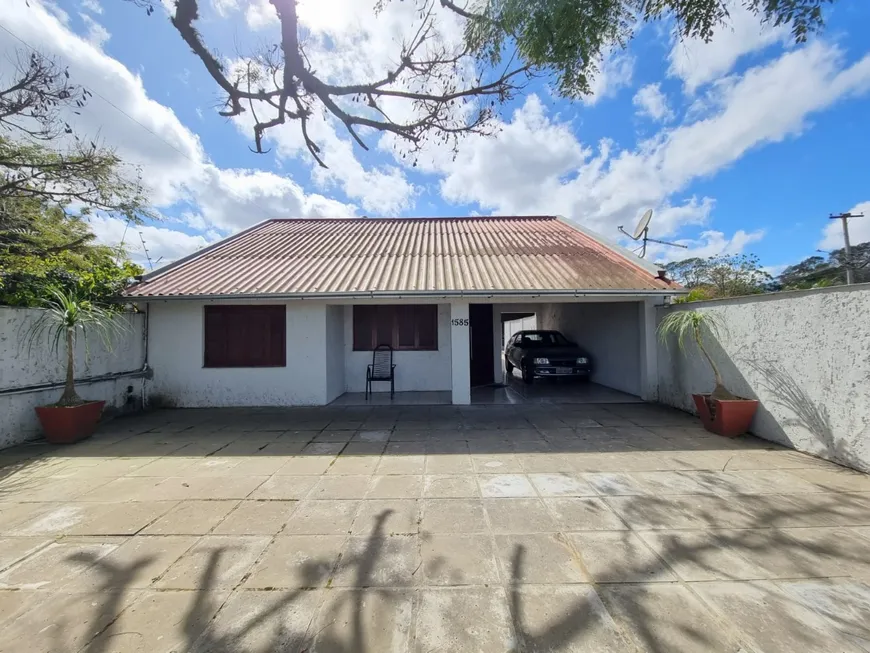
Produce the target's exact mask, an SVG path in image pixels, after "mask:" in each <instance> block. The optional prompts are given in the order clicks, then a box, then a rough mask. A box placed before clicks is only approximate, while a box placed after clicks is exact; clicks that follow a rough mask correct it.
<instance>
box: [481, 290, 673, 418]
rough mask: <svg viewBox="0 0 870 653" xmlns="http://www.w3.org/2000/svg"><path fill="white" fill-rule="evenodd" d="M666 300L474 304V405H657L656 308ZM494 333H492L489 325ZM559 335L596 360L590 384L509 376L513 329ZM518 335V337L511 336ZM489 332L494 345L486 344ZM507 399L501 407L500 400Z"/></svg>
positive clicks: (589, 299) (617, 298)
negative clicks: (507, 350) (531, 381)
mask: <svg viewBox="0 0 870 653" xmlns="http://www.w3.org/2000/svg"><path fill="white" fill-rule="evenodd" d="M661 301H662V300H661V298H655V299H651V298H649V297H643V296H638V297H631V296H626V295H618V296H612V297H577V298H571V299H568V298H549V300H548V301H536V302H528V301H527V302H514V303H492V304H472V305H471V306H470V310H469V313H470V316H471V352H470V361H471V386H472V403H490V402H492V401H494V400H495V401H496V403H527V402H529V403H629V402H635V401H642V400H646V401H650V400H654V399H655V378H656V369H655V365H656V356H655V321H654V310H655V305H656V304H657V303H659V302H661ZM488 325H489V326H491V329H487V326H488ZM521 329H525V330H528V329H547V330H555V331H559V332H561V333H562V334H563V335H564V336H565V337H566V338H568V339H569V340H571V341H572V342H576V343H577V344H578V345H580V346H581V347H582V348H583V349H584V350H586V352H588V354H589V355H590V357H591V358H592V361H593V365H594V367H593V373H592V376H591V378H590V379H589V382H581V381H577V380H572V379H537V380H536V381H535V383H534V384H532V385H527V384H524V383H523V381H522V380H521V379H520V377H519V375H518V374H517V372H516V370H515V371H514V374H513V375H510V374H508V373H507V372H506V370H505V364H504V346H505V341H506V339H507V338H508V337H510V335H512V333H514V332H516V330H521ZM512 330H513V331H512ZM487 331H491V333H492V336H491V341H490V340H488V339H487V338H486V333H487ZM502 400H504V401H502Z"/></svg>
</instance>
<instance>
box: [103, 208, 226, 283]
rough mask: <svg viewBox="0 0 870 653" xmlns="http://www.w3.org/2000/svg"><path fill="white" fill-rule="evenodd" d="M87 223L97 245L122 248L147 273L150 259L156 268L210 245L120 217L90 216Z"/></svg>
mask: <svg viewBox="0 0 870 653" xmlns="http://www.w3.org/2000/svg"><path fill="white" fill-rule="evenodd" d="M90 223H91V229H93V232H94V234H95V235H96V236H97V240H98V241H99V242H101V243H103V244H106V245H109V246H111V247H118V246H119V245H120V246H123V248H124V250H125V251H126V252H127V254H128V255H129V256H130V258H131V259H132V260H133V261H134V262H135V263H138V264H139V265H141V266H142V267H144V268H145V270H146V271H147V270H148V268H149V264H148V259H149V258H150V259H151V264H153V265H154V267H158V266H159V265H165V264H167V263H171V262H172V261H175V260H176V259H179V258H182V257H184V256H187V255H188V254H192V253H193V252H195V251H197V250H199V249H202V248H203V247H205V246H207V245H210V244H211V242H212V241H211V240H209V239H208V238H206V237H205V236H202V235H193V236H192V235H190V234H187V233H185V232H183V231H179V230H177V229H168V228H166V227H155V226H151V225H141V226H137V225H128V224H127V222H126V221H125V220H121V219H119V218H112V217H106V216H92V217H91V219H90ZM143 240H144V241H145V244H144V246H143V244H142V241H143ZM146 248H147V250H148V252H147V254H146V252H145V250H146Z"/></svg>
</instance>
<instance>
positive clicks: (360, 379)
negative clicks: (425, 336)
mask: <svg viewBox="0 0 870 653" xmlns="http://www.w3.org/2000/svg"><path fill="white" fill-rule="evenodd" d="M343 308H344V351H345V368H344V369H345V372H344V385H345V388H346V390H347V392H364V391H365V389H366V367H367V366H368V365H369V364H370V363H371V362H372V352H370V351H354V350H353V306H350V305H348V306H344V307H343ZM466 317H467V316H466ZM393 362H394V363H395V365H396V392H408V391H429V390H449V389H450V304H439V305H438V350H437V351H397V352H394V353H393ZM372 387H373V390H374V391H375V392H384V391H386V392H389V390H390V388H389V384H388V383H375V384H374V385H373V386H372Z"/></svg>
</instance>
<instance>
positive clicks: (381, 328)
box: [374, 306, 396, 349]
mask: <svg viewBox="0 0 870 653" xmlns="http://www.w3.org/2000/svg"><path fill="white" fill-rule="evenodd" d="M395 309H396V307H395V306H376V307H375V315H376V318H375V322H376V329H377V336H376V337H375V343H374V344H375V345H390V346H391V347H393V348H394V349H395V348H396V343H395V341H394V338H393V335H394V331H395V325H396V310H395Z"/></svg>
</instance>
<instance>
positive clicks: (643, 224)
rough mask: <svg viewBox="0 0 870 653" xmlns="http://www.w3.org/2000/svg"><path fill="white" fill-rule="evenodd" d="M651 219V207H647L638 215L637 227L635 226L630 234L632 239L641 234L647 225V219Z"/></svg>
mask: <svg viewBox="0 0 870 653" xmlns="http://www.w3.org/2000/svg"><path fill="white" fill-rule="evenodd" d="M650 220H652V209H647V210H646V211H644V212H643V215H642V216H641V217H640V222H638V223H637V227H635V230H634V234H633V235H632V236H631V237H632V239H634V240H637V239H638V238H640V237H641V236H642V235H643V232H644V230H645V229H647V228H648V227H649V221H650Z"/></svg>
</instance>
